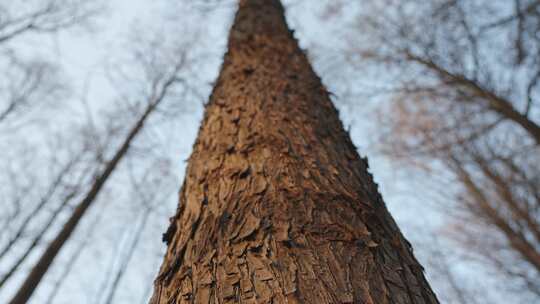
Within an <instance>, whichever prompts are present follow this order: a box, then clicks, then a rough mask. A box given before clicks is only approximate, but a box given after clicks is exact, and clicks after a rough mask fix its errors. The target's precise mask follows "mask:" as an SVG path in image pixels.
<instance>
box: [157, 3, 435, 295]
mask: <svg viewBox="0 0 540 304" xmlns="http://www.w3.org/2000/svg"><path fill="white" fill-rule="evenodd" d="M228 47H229V50H228V52H227V54H226V55H225V59H224V64H223V66H222V70H221V73H220V76H219V79H218V81H217V83H216V85H215V88H214V91H213V93H212V96H211V97H210V102H209V104H208V105H207V108H206V115H205V118H204V121H203V124H202V126H201V129H200V131H199V137H198V139H197V141H196V143H195V146H194V150H193V154H192V155H191V157H190V159H189V165H188V168H187V173H186V179H185V182H184V185H183V186H182V190H181V193H180V205H179V208H178V211H177V214H176V215H175V216H174V217H173V218H171V226H170V228H169V229H168V231H167V232H166V233H165V234H164V240H165V241H166V242H167V244H168V250H167V253H166V256H165V260H164V262H163V265H162V267H161V270H160V274H159V276H158V278H157V279H156V281H155V288H154V295H153V297H152V299H151V303H153V304H158V303H159V304H165V303H438V302H437V300H436V297H435V295H434V294H433V292H432V291H431V289H430V287H429V285H428V283H427V282H426V279H425V278H424V275H423V270H422V267H421V266H420V265H419V263H418V262H417V261H416V259H415V258H414V256H413V254H412V249H411V247H410V245H409V243H408V242H407V241H406V240H405V239H404V238H403V236H402V234H401V233H400V231H399V229H398V227H397V226H396V223H395V222H394V220H393V219H392V217H391V216H390V214H389V213H388V211H387V209H386V207H385V205H384V202H383V201H382V199H381V197H380V195H379V193H378V191H377V186H376V184H375V183H374V182H373V180H372V177H371V175H370V174H369V173H368V172H367V163H366V161H365V160H363V159H361V158H360V157H359V156H358V154H357V152H356V149H355V147H354V146H353V144H352V142H351V140H350V138H349V136H348V134H347V133H346V132H345V131H344V129H343V127H342V125H341V122H340V121H339V118H338V113H337V112H336V109H335V108H334V106H333V105H332V103H331V101H330V99H329V96H328V93H327V91H326V90H325V88H324V87H323V85H322V84H321V81H320V79H319V78H318V77H317V75H316V74H315V73H314V72H313V70H312V69H311V67H310V64H309V62H308V60H307V58H306V56H305V55H304V53H303V52H302V51H301V50H300V49H299V47H298V45H297V42H296V40H295V39H294V38H293V36H292V34H291V32H290V31H289V30H288V28H287V25H286V23H285V19H284V17H283V8H282V6H281V4H280V3H279V1H277V0H266V1H265V0H247V1H240V8H239V11H238V12H237V15H236V18H235V22H234V25H233V27H232V29H231V32H230V36H229V45H228Z"/></svg>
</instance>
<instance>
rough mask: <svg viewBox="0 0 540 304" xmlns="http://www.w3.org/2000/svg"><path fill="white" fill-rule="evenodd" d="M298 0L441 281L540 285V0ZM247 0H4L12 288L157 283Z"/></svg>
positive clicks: (447, 292)
mask: <svg viewBox="0 0 540 304" xmlns="http://www.w3.org/2000/svg"><path fill="white" fill-rule="evenodd" d="M283 2H284V5H285V7H286V10H287V19H288V22H289V23H290V25H291V27H292V28H293V29H294V30H295V33H294V35H295V36H296V37H297V38H298V39H299V41H300V44H301V46H302V47H303V48H304V49H305V50H306V52H307V54H308V56H309V58H310V60H311V61H312V64H313V65H314V67H315V70H316V71H317V73H318V74H319V75H320V76H321V78H322V80H323V82H324V84H325V85H326V86H327V87H328V89H329V90H330V91H331V92H332V97H333V101H334V103H335V105H336V107H337V108H338V109H339V110H340V115H341V118H342V120H343V122H344V125H345V126H346V127H347V129H348V130H349V132H350V134H351V137H352V139H353V142H354V143H355V145H356V146H357V147H358V151H359V153H360V154H361V155H363V156H367V157H368V159H369V164H370V169H371V172H372V173H373V175H374V177H375V180H376V181H377V183H378V184H379V189H380V191H381V192H382V195H383V197H384V199H385V201H386V203H387V205H388V208H389V209H390V211H391V212H392V214H393V215H394V217H395V218H396V220H397V222H398V224H399V226H400V227H401V229H402V231H403V232H404V234H405V236H406V237H407V238H408V239H409V241H411V243H412V244H413V247H414V249H415V254H416V256H417V257H418V258H419V259H420V261H421V263H422V264H423V265H424V266H425V271H426V274H427V276H428V279H429V280H430V283H431V285H432V287H433V289H434V290H435V292H436V293H437V296H438V297H439V300H440V301H441V302H442V303H460V304H465V303H467V304H468V303H478V304H481V303H490V304H491V303H535V302H537V301H539V300H540V102H539V98H540V84H539V82H540V56H539V52H540V1H538V0H431V1H421V0H364V1H352V0H348V1H347V0H327V1H311V0H289V1H285V0H284V1H283ZM235 8H236V1H229V0H212V1H210V0H206V1H203V0H199V1H188V0H186V1H184V0H175V1H173V0H157V1H143V0H130V1H128V0H111V1H100V0H28V1H9V0H0V71H1V75H2V76H1V77H0V155H1V157H0V210H1V211H0V227H1V228H0V302H2V303H4V302H7V301H8V299H9V298H11V297H12V296H13V294H14V293H15V292H16V291H17V289H18V288H19V286H20V285H21V283H22V282H23V281H24V280H25V278H26V276H27V275H28V274H29V273H30V272H31V271H32V269H33V267H34V265H35V263H36V262H37V261H38V259H39V260H43V259H42V258H41V257H42V256H45V257H46V256H47V255H48V254H49V253H52V252H53V251H58V252H59V255H58V256H57V257H56V259H54V261H53V260H52V259H49V260H48V262H46V263H45V264H46V265H45V266H46V267H45V268H46V269H47V272H46V273H45V275H44V277H43V278H42V279H41V280H40V282H39V288H38V289H37V291H36V292H35V293H34V295H33V297H32V300H31V301H30V302H31V303H92V304H105V303H146V302H147V300H148V298H149V296H150V293H151V291H152V280H153V279H154V278H155V275H156V273H157V271H158V267H159V264H160V262H161V260H162V257H163V253H164V251H165V245H164V244H163V243H162V241H161V239H162V234H163V233H164V232H165V230H166V228H167V226H168V224H169V220H168V218H169V217H170V216H172V215H173V214H174V210H175V208H176V206H177V201H178V189H179V187H180V184H181V180H182V179H183V174H184V170H185V160H186V159H187V158H188V156H189V154H190V151H191V147H192V144H193V142H194V140H195V136H196V132H197V129H198V126H199V122H200V120H201V118H202V111H203V106H204V103H205V102H206V100H207V99H208V95H209V93H210V90H211V88H212V86H213V82H214V80H215V78H216V76H217V73H218V70H219V67H220V64H221V60H222V57H223V54H224V52H225V46H226V39H227V32H228V28H229V26H230V23H231V21H232V19H231V18H232V16H233V13H234V11H235ZM51 244H52V245H51ZM53 245H54V246H53Z"/></svg>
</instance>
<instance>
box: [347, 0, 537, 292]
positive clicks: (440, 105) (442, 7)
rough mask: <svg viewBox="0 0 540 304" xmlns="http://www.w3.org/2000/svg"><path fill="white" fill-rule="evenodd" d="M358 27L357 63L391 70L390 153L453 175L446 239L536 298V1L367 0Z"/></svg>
mask: <svg viewBox="0 0 540 304" xmlns="http://www.w3.org/2000/svg"><path fill="white" fill-rule="evenodd" d="M358 29H359V30H358V34H357V36H356V37H355V39H354V42H355V43H354V44H352V49H353V50H354V52H353V53H354V55H353V56H351V57H352V58H351V60H352V61H353V62H354V63H356V64H359V66H362V68H363V70H364V71H366V70H367V71H369V68H370V64H371V67H375V68H377V69H379V71H380V69H381V68H382V67H384V70H385V74H384V75H383V76H382V77H381V78H380V80H381V83H384V84H385V85H383V86H381V87H378V88H377V91H378V92H379V93H380V94H381V95H380V96H384V97H381V98H380V99H388V100H389V102H387V103H385V104H384V105H382V106H381V111H380V117H381V118H382V120H381V122H382V123H381V124H380V125H379V127H380V129H381V130H382V132H383V134H382V136H381V139H382V141H381V142H382V148H383V150H384V151H385V152H386V153H388V154H389V155H391V156H392V157H394V158H395V159H396V160H399V161H402V162H403V163H406V164H409V165H413V167H414V168H420V169H427V170H430V172H432V174H441V172H445V173H446V172H450V173H451V175H450V176H451V177H450V178H449V179H447V180H446V182H448V184H447V189H448V190H447V191H448V192H449V193H450V192H451V193H453V194H455V195H453V196H452V198H451V199H450V200H445V202H444V204H446V206H447V207H448V204H449V203H452V204H451V206H452V208H447V209H450V210H452V211H454V212H453V213H451V214H452V217H449V218H448V219H447V221H448V224H449V225H447V227H448V226H449V227H451V228H448V229H446V230H447V232H448V234H449V235H452V236H453V238H454V239H455V240H458V241H460V244H462V245H463V246H464V247H463V248H464V250H465V251H468V252H469V253H470V252H474V253H475V254H476V255H475V258H476V259H481V260H482V261H483V262H486V263H487V265H490V266H491V268H490V269H491V271H492V272H493V273H498V274H499V275H503V276H504V277H505V278H509V279H511V280H504V281H502V282H503V283H502V285H504V287H505V288H507V290H511V291H514V292H517V293H519V296H520V297H521V298H522V299H525V300H524V301H527V299H528V301H530V299H531V298H533V299H535V300H538V299H539V297H540V292H539V291H540V288H539V287H540V285H539V282H540V267H539V266H540V263H539V262H540V233H539V232H540V195H539V194H540V192H539V185H540V165H539V164H540V101H539V97H540V86H539V80H540V61H539V58H540V56H538V54H539V51H540V38H539V35H538V33H539V32H540V2H539V1H536V0H515V1H482V0H474V1H473V0H436V1H428V2H426V1H416V0H407V1H394V0H385V1H367V2H366V3H365V6H364V7H363V8H362V10H361V12H360V15H359V16H358ZM436 172H438V173H436ZM445 176H446V174H445ZM524 291H526V292H524Z"/></svg>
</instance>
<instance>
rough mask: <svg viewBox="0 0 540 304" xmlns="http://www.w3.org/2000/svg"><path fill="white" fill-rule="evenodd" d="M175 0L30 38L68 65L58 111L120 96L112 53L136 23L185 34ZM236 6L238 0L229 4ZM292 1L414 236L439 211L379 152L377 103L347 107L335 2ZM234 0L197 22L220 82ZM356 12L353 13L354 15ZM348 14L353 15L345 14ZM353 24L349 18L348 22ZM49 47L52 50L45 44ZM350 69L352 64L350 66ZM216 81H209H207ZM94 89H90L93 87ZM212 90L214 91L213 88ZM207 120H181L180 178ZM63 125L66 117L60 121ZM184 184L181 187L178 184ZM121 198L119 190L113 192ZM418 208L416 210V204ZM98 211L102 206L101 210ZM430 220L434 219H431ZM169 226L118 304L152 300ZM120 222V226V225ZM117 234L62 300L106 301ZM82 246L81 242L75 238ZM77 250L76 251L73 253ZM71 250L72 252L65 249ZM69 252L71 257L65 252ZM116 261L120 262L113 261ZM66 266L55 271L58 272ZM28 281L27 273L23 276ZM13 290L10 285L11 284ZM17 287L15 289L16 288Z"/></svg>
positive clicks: (39, 299) (139, 1) (395, 209)
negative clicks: (89, 27)
mask: <svg viewBox="0 0 540 304" xmlns="http://www.w3.org/2000/svg"><path fill="white" fill-rule="evenodd" d="M173 2H174V1H166V0H158V1H148V0H111V1H108V9H107V10H106V13H105V14H104V15H103V16H102V17H100V18H99V19H98V22H97V24H96V26H95V29H94V30H93V31H91V32H87V31H83V30H80V29H76V30H71V31H69V32H67V33H63V34H60V35H58V36H57V37H56V38H54V39H45V40H44V39H42V38H39V39H38V38H36V39H29V40H25V41H24V42H23V43H24V44H25V47H26V49H27V51H28V53H29V54H33V53H42V54H46V55H43V56H51V58H56V59H55V60H58V61H59V63H60V64H61V66H62V67H63V69H64V72H65V77H66V79H68V80H69V81H70V82H71V83H72V85H73V88H72V93H73V96H74V97H73V98H72V99H71V100H72V101H70V103H71V104H70V105H69V106H68V107H66V110H65V111H64V112H63V114H58V113H57V114H55V115H67V116H68V118H69V115H72V114H73V113H77V111H78V110H80V103H78V102H77V101H76V100H77V99H78V98H80V97H81V96H82V95H83V94H86V98H87V100H89V101H90V102H91V103H92V105H93V107H94V109H95V110H96V111H97V109H100V108H102V107H104V106H105V107H106V103H107V102H110V100H111V99H112V98H113V96H114V95H115V93H116V91H115V88H114V87H112V86H111V85H110V82H109V80H108V79H107V67H106V66H107V65H106V64H105V63H107V62H108V61H109V59H110V58H111V57H115V58H117V57H121V55H122V52H125V51H126V37H128V35H129V33H130V32H131V31H132V27H133V25H136V26H137V27H138V28H145V27H146V26H148V27H154V26H156V24H157V25H159V24H161V23H167V24H168V25H167V26H164V30H165V29H168V30H170V29H171V28H172V29H173V30H171V31H170V32H167V33H165V34H166V35H175V34H181V31H175V30H174V25H175V24H181V23H175V19H178V20H176V21H181V20H180V19H181V18H184V17H186V16H181V15H180V16H179V15H178V12H177V11H175V9H174V7H175V6H174V5H172V4H171V3H173ZM227 2H229V3H231V1H227ZM284 2H285V4H289V5H288V9H289V10H288V12H287V13H288V19H289V22H290V25H291V27H292V28H293V29H295V30H296V36H297V37H298V38H299V39H300V42H301V45H302V47H304V48H306V49H307V50H308V54H309V55H310V57H311V58H312V59H313V62H314V65H315V68H316V70H317V71H319V72H320V76H321V77H322V79H323V82H324V83H325V84H327V85H328V86H329V88H330V90H331V91H333V92H336V97H335V101H336V105H337V106H338V108H340V110H341V115H342V119H343V120H344V125H345V126H346V128H350V130H351V136H352V139H353V142H354V143H355V144H356V145H357V146H358V147H359V152H360V154H361V155H362V156H365V155H368V156H369V159H370V166H371V170H372V173H373V174H374V176H375V179H376V181H377V182H378V183H379V185H380V189H381V192H382V193H383V197H384V198H385V201H386V202H387V204H388V206H389V209H390V210H391V212H392V213H393V215H394V217H395V218H396V219H397V221H398V223H399V224H400V226H401V227H402V230H404V231H405V234H406V235H408V234H410V233H414V227H413V226H414V225H412V223H413V222H415V223H416V225H424V224H426V223H427V222H430V223H432V222H433V221H432V219H433V216H434V215H433V214H432V213H429V211H428V209H427V208H426V209H422V208H418V205H414V204H418V202H416V201H415V202H411V201H410V200H408V199H406V196H404V192H403V191H402V190H403V187H406V186H407V185H406V184H404V183H399V182H398V180H399V178H400V176H397V175H396V174H395V173H394V170H393V169H392V167H391V166H390V163H389V162H388V161H387V160H386V159H384V158H382V157H378V156H377V155H376V154H375V153H374V149H373V148H372V146H371V143H372V142H373V139H374V138H373V136H374V133H373V132H372V131H371V129H370V127H372V124H371V122H373V121H374V119H375V117H374V116H373V113H372V112H371V111H370V110H369V107H370V105H369V104H368V103H367V102H366V103H365V104H364V103H358V104H356V105H355V106H354V107H351V106H350V105H347V104H346V103H345V102H344V100H341V99H340V98H341V96H340V94H339V92H340V85H342V80H341V79H340V77H336V74H335V73H336V71H335V70H332V68H331V64H330V63H331V61H329V57H332V56H328V54H331V53H332V51H334V50H338V49H339V47H340V44H343V43H346V41H345V38H346V36H347V35H348V34H347V33H346V32H345V33H343V32H340V33H338V32H336V26H335V25H334V26H333V25H332V24H328V23H320V17H321V16H322V15H323V14H324V12H323V7H325V4H327V3H330V2H329V1H284ZM234 8H235V7H234V5H224V6H223V7H222V8H219V9H217V10H214V11H212V12H211V13H207V14H206V15H203V16H204V17H199V18H202V19H200V20H199V22H200V24H193V26H194V27H197V26H202V25H204V29H205V35H206V36H205V37H204V40H205V41H204V43H205V44H206V45H208V46H209V48H210V50H211V51H212V52H210V53H211V54H213V56H214V57H213V60H210V62H212V63H213V64H212V65H210V66H205V67H204V68H202V69H201V70H200V73H201V77H200V79H203V80H205V81H207V82H210V81H212V80H213V79H214V78H215V77H216V76H217V72H218V69H219V63H220V58H221V56H222V54H223V52H224V46H225V43H226V33H227V30H228V26H229V25H230V22H231V17H232V14H233V11H234ZM349 13H350V14H352V12H349ZM345 17H347V14H346V15H345ZM343 22H344V23H342V24H340V25H341V26H343V24H346V22H347V20H344V21H343ZM42 45H44V46H47V47H42ZM343 71H345V69H343ZM206 85H208V83H207V84H206ZM85 88H86V89H85ZM207 93H208V92H207ZM201 117H202V104H201V103H200V101H196V102H194V103H193V106H191V107H189V111H187V112H186V113H185V114H184V115H182V116H181V117H179V118H178V122H177V124H176V126H177V127H178V129H177V130H172V133H174V134H175V136H174V138H172V139H171V140H174V141H175V144H174V145H173V147H174V148H173V149H174V150H173V151H172V153H173V154H174V155H177V159H178V160H177V163H175V164H173V166H174V170H175V172H177V177H178V180H181V179H182V178H183V174H184V171H183V170H184V166H185V163H184V160H185V159H187V157H188V156H189V151H190V150H191V145H192V144H193V142H194V140H195V136H196V132H197V129H198V127H199V122H200V119H201ZM58 121H59V122H60V121H61V119H59V120H58ZM178 186H179V185H178ZM113 197H114V194H113ZM174 197H176V195H174V196H173V198H172V199H171V200H170V202H168V203H167V204H168V207H167V208H166V209H167V210H169V211H170V212H171V214H169V216H171V215H172V212H173V210H174V209H175V207H176V199H175V198H174ZM414 206H416V207H414ZM96 210H97V208H96ZM94 217H95V214H93V215H92V216H89V219H88V220H87V221H90V220H91V219H92V218H94ZM428 217H429V218H430V220H429V221H428V220H427V218H428ZM167 223H168V218H167V217H166V216H162V217H160V218H156V219H155V222H153V224H152V226H151V227H152V229H150V231H149V232H148V234H147V235H146V237H147V239H148V240H149V241H148V242H146V243H145V244H146V247H147V248H146V249H145V250H146V251H145V252H146V253H145V254H141V255H139V256H137V257H136V258H135V259H134V261H133V266H132V267H133V268H140V269H142V270H141V271H134V272H133V274H130V275H128V276H127V277H128V279H127V280H124V281H123V282H122V283H121V289H120V292H119V293H118V295H117V297H116V298H115V301H114V302H115V303H138V302H140V301H141V299H144V298H145V295H146V294H147V293H148V291H149V290H148V288H147V287H150V285H149V284H150V280H149V279H150V278H151V277H152V276H153V275H154V274H155V272H157V267H158V264H159V262H160V261H159V254H160V253H162V252H163V250H164V245H163V244H161V240H160V238H161V236H160V233H162V232H163V231H164V230H165V227H166V225H167ZM112 227H116V226H112ZM84 231H85V229H84V227H83V228H81V229H78V230H77V232H76V235H77V237H74V239H80V237H81V235H83V234H84ZM107 231H109V232H107V233H111V234H112V235H102V234H103V233H105V232H103V231H98V232H97V233H96V235H94V239H95V240H100V241H103V244H105V245H104V246H101V247H100V248H99V250H98V249H96V250H95V251H94V249H89V251H88V252H87V253H86V254H83V256H81V258H80V259H79V261H78V262H77V264H76V265H77V267H76V270H75V274H70V276H71V277H70V278H71V279H70V280H68V282H67V283H66V284H65V285H64V286H63V287H62V289H61V295H60V296H58V297H57V300H56V301H55V303H94V304H95V303H97V304H99V296H97V295H99V294H100V288H101V286H102V278H103V275H104V271H105V270H106V269H107V268H108V267H111V265H113V264H114V261H113V262H111V256H112V255H113V252H114V250H115V249H114V248H115V247H116V246H117V244H118V242H121V241H122V237H121V236H120V234H121V232H120V231H117V232H115V230H114V229H113V228H110V229H109V230H107ZM70 244H71V246H74V244H75V241H73V242H72V243H70ZM67 251H69V250H67ZM63 253H65V252H63ZM64 255H65V254H64ZM63 259H65V256H64V257H62V256H61V257H60V258H59V260H58V261H57V264H58V263H61V262H62V261H64V260H63ZM111 263H112V264H111ZM58 273H59V270H58V271H56V272H53V274H52V275H51V276H54V274H58ZM19 279H20V278H19ZM53 282H54V279H52V278H50V277H49V279H48V281H47V282H46V284H43V286H42V287H40V288H39V290H38V292H37V293H36V294H35V295H34V297H33V298H32V303H35V304H40V303H43V301H44V299H45V298H46V296H47V295H48V293H49V292H50V289H51V286H52V283H53ZM17 284H18V279H16V280H14V282H12V283H11V285H10V286H11V288H15V286H16V285H17ZM8 289H9V288H8ZM5 290H6V289H4V293H0V302H2V301H3V300H5V299H6V298H7V297H9V296H10V294H8V292H5ZM11 290H14V289H11Z"/></svg>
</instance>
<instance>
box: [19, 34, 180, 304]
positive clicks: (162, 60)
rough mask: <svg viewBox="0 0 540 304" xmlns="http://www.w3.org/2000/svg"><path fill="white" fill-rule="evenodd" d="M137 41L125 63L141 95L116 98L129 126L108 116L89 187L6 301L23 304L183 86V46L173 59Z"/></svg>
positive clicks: (118, 112)
mask: <svg viewBox="0 0 540 304" xmlns="http://www.w3.org/2000/svg"><path fill="white" fill-rule="evenodd" d="M156 39H157V38H156ZM141 42H145V43H146V45H144V46H142V48H139V49H135V51H134V53H133V54H134V55H133V59H134V60H135V61H134V62H136V63H137V65H135V66H133V65H132V66H129V67H128V68H127V69H128V70H129V71H131V72H133V71H134V70H137V69H138V70H139V73H137V74H136V75H139V76H140V79H143V80H145V82H144V83H143V84H142V87H140V88H139V90H140V91H141V93H144V95H143V94H141V95H140V96H139V97H138V98H137V100H135V101H133V100H129V101H126V100H120V103H119V105H121V106H123V107H121V108H120V109H119V111H117V112H116V114H115V115H118V114H120V115H121V116H124V117H125V116H130V117H131V118H130V119H128V120H127V121H128V122H129V121H130V120H131V121H130V122H129V123H128V124H130V127H129V129H127V130H126V129H125V127H124V128H122V127H120V128H119V129H117V127H119V125H118V123H119V122H120V121H123V120H119V117H110V118H111V120H109V122H110V123H111V125H110V126H108V127H107V128H106V129H105V132H103V134H106V136H105V138H109V137H111V136H114V137H113V138H112V140H111V142H108V140H106V145H103V146H104V147H105V149H104V153H103V155H99V158H100V159H102V162H101V164H100V166H99V167H98V168H99V169H98V170H96V172H95V175H94V176H93V179H92V181H91V182H90V186H89V187H88V188H87V189H85V193H84V194H83V195H80V200H79V201H78V202H77V203H76V204H75V205H74V209H73V212H72V214H71V215H70V216H69V217H68V219H67V221H66V222H65V223H64V225H63V227H62V228H61V229H60V231H59V232H58V234H57V235H56V236H55V237H54V238H53V240H52V241H51V242H50V243H49V244H48V246H47V247H46V249H45V250H44V252H43V253H42V254H41V256H40V258H39V259H38V261H37V262H36V264H35V266H34V267H33V268H32V270H31V271H30V273H29V274H28V275H27V276H26V279H25V280H24V282H23V283H22V285H21V287H20V289H19V290H18V292H17V293H16V294H15V296H14V297H13V299H12V300H11V302H10V303H13V304H15V303H26V302H27V301H28V299H29V298H30V296H31V295H32V293H33V292H34V290H35V289H36V287H37V286H38V285H39V283H40V281H41V279H42V278H43V276H44V275H45V273H46V272H47V270H48V269H49V267H50V266H51V264H52V262H53V261H54V259H55V257H56V256H57V255H58V253H59V251H60V249H61V248H62V247H63V246H64V244H65V243H66V242H67V240H68V239H69V237H70V236H71V234H72V233H73V232H74V230H75V228H76V227H77V225H78V224H79V222H80V221H81V219H82V218H83V216H84V215H85V213H86V212H87V210H88V209H89V208H90V207H91V206H92V205H93V204H94V202H95V201H96V200H97V199H98V196H99V194H100V192H101V191H102V189H103V188H104V186H105V184H106V182H107V181H108V180H109V179H110V178H111V176H112V174H113V173H114V172H116V171H117V168H118V166H119V164H120V162H121V161H122V160H123V159H124V158H125V157H126V156H127V155H128V153H129V152H130V150H131V148H132V146H134V140H135V138H136V137H137V136H138V135H139V134H140V133H142V132H143V130H144V128H145V125H146V124H148V120H149V118H150V116H151V114H153V113H154V112H156V111H158V109H159V107H160V106H161V104H162V103H163V102H164V100H167V99H168V98H169V96H170V95H171V94H173V95H174V92H175V91H178V90H182V89H181V88H180V89H179V88H178V87H183V88H185V87H184V86H183V84H184V81H183V79H182V76H181V72H182V71H183V69H184V68H185V67H186V65H187V63H186V62H187V61H186V60H187V59H186V54H185V52H186V50H187V47H185V45H181V46H179V47H178V48H176V49H167V51H168V52H169V53H174V58H173V57H171V56H167V54H165V53H163V52H160V50H161V49H159V48H155V46H156V44H155V43H156V42H157V40H152V41H151V42H150V43H147V41H141ZM114 144H117V148H116V149H110V145H114ZM98 146H100V145H98Z"/></svg>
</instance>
